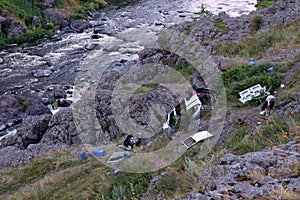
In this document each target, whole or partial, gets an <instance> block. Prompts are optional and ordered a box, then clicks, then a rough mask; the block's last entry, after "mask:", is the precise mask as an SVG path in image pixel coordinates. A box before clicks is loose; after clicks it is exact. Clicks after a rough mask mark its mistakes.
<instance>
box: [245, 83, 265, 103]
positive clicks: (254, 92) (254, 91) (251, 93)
mask: <svg viewBox="0 0 300 200" xmlns="http://www.w3.org/2000/svg"><path fill="white" fill-rule="evenodd" d="M261 93H264V94H265V95H269V94H270V93H269V92H267V91H266V86H265V87H261V85H260V84H257V85H254V86H252V87H250V88H248V89H246V90H243V91H241V92H240V93H239V95H240V97H241V98H239V100H240V102H242V103H246V102H247V101H250V100H251V99H252V98H253V97H258V96H259V95H260V94H261Z"/></svg>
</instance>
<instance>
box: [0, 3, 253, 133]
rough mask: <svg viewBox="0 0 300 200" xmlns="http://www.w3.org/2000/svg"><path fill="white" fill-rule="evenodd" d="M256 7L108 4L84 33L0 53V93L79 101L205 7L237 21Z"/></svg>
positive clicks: (48, 100)
mask: <svg viewBox="0 0 300 200" xmlns="http://www.w3.org/2000/svg"><path fill="white" fill-rule="evenodd" d="M255 4H256V0H248V1H245V0H218V1H217V3H216V1H214V0H190V1H183V0H141V1H137V2H135V3H134V4H132V5H128V6H126V7H122V8H119V7H117V6H109V7H108V8H106V9H104V10H101V11H99V12H97V13H95V14H94V18H93V20H91V21H90V24H91V28H89V29H87V30H85V31H84V32H83V33H76V32H75V31H73V30H71V29H67V30H64V31H57V32H56V34H55V35H54V36H53V38H51V39H48V40H45V41H41V42H39V43H36V44H35V45H31V46H29V45H19V46H13V47H10V48H8V49H5V50H2V51H0V94H1V95H2V94H17V95H22V96H26V97H33V98H35V99H39V100H40V101H42V102H43V103H44V104H45V105H51V104H53V102H55V101H56V98H59V96H60V95H59V93H61V91H67V94H68V95H67V97H68V98H69V99H71V100H72V101H76V100H78V99H80V98H81V93H82V91H83V90H86V89H87V88H88V87H90V85H91V84H95V83H97V81H99V79H100V77H99V76H101V74H102V73H103V72H104V70H105V69H106V68H107V67H108V66H109V65H110V64H111V63H112V62H113V61H115V60H122V59H123V60H126V61H135V60H137V59H138V55H137V53H138V52H139V51H140V50H142V49H143V48H145V47H155V45H156V41H157V39H158V35H159V33H160V31H161V30H162V28H169V27H171V26H173V25H175V24H179V23H184V22H188V21H192V20H196V19H197V18H198V17H199V11H201V9H202V8H203V6H204V7H205V9H206V10H208V11H210V12H212V13H213V14H217V13H219V12H223V11H224V12H226V13H227V14H228V15H230V16H232V17H235V16H239V15H243V14H248V13H249V12H251V11H253V10H255V9H256V8H255ZM95 66H97V67H95ZM74 85H77V86H78V88H77V90H75V91H74ZM49 108H51V109H52V106H49ZM1 135H5V133H1Z"/></svg>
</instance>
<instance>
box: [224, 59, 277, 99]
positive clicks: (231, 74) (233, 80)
mask: <svg viewBox="0 0 300 200" xmlns="http://www.w3.org/2000/svg"><path fill="white" fill-rule="evenodd" d="M270 67H272V65H271V64H262V65H256V66H254V67H249V66H248V65H241V66H235V67H232V68H230V69H229V70H227V71H226V72H224V74H223V82H224V85H225V88H226V93H227V98H228V99H230V100H232V101H237V99H238V98H239V92H241V91H243V90H245V89H247V88H249V87H252V86H254V85H257V84H260V85H261V86H262V87H264V86H266V88H267V89H270V90H269V91H270V92H273V91H274V89H275V88H277V87H279V86H280V76H279V75H278V73H277V72H272V73H271V74H268V73H267V69H268V68H270ZM256 102H257V101H256ZM254 103H255V100H254Z"/></svg>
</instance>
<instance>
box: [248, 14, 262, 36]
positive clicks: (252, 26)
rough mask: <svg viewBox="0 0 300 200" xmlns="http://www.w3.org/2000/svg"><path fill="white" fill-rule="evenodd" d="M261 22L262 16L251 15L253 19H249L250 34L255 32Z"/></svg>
mask: <svg viewBox="0 0 300 200" xmlns="http://www.w3.org/2000/svg"><path fill="white" fill-rule="evenodd" d="M262 22H263V18H262V16H255V17H253V19H252V20H251V23H250V32H251V33H252V34H254V33H256V32H257V31H258V30H259V28H260V25H261V23H262Z"/></svg>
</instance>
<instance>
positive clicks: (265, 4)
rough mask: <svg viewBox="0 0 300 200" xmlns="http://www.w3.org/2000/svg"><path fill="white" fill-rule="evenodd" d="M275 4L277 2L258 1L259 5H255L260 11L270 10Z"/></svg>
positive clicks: (269, 0) (268, 0) (270, 0)
mask: <svg viewBox="0 0 300 200" xmlns="http://www.w3.org/2000/svg"><path fill="white" fill-rule="evenodd" d="M275 2H276V0H257V4H256V5H255V7H257V8H258V9H262V8H268V7H270V6H271V5H273V4H274V3H275Z"/></svg>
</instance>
